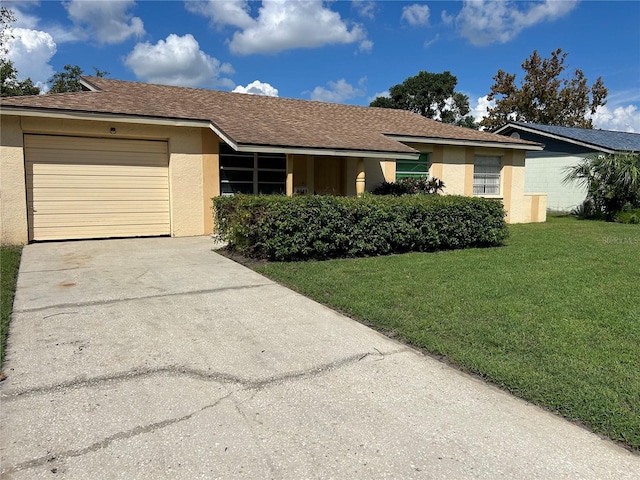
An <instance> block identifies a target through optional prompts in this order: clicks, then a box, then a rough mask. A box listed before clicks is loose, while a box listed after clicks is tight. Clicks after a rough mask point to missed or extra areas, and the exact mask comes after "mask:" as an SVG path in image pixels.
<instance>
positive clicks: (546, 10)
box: [443, 0, 578, 45]
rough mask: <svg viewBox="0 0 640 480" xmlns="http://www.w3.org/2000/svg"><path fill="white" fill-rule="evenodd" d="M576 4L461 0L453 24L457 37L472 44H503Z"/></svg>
mask: <svg viewBox="0 0 640 480" xmlns="http://www.w3.org/2000/svg"><path fill="white" fill-rule="evenodd" d="M577 3H578V1H577V0H563V1H557V0H545V1H544V2H542V3H535V4H532V3H529V2H526V3H525V2H516V1H513V0H465V2H464V5H463V7H462V10H461V11H460V13H459V14H458V16H457V18H456V25H457V27H458V30H459V31H460V34H461V35H462V36H463V37H465V38H466V39H468V40H469V41H470V42H471V43H472V44H474V45H488V44H490V43H496V42H497V43H506V42H508V41H509V40H512V39H513V38H514V37H516V36H517V35H518V34H519V33H520V32H521V31H522V30H523V29H525V28H528V27H531V26H533V25H535V24H537V23H541V22H546V21H553V20H556V19H558V18H560V17H562V16H564V15H566V14H567V13H569V12H570V11H571V10H573V9H574V8H575V7H576V5H577ZM443 19H444V17H443Z"/></svg>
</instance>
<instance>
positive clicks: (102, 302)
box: [13, 283, 277, 314]
mask: <svg viewBox="0 0 640 480" xmlns="http://www.w3.org/2000/svg"><path fill="white" fill-rule="evenodd" d="M273 285H277V284H275V283H260V284H257V285H238V286H235V287H220V288H209V289H202V290H189V291H187V292H172V293H162V294H157V295H146V296H140V297H125V298H113V299H109V300H90V301H87V302H75V303H58V304H54V305H45V306H42V307H32V308H21V309H14V310H13V313H14V314H16V313H31V312H41V311H43V310H49V309H52V308H69V307H90V306H93V305H112V304H115V303H121V302H131V301H135V300H147V299H151V298H162V297H175V296H189V295H203V294H206V293H217V292H224V291H228V290H245V289H250V288H262V287H270V286H273Z"/></svg>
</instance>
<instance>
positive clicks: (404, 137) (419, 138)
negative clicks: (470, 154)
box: [385, 134, 544, 151]
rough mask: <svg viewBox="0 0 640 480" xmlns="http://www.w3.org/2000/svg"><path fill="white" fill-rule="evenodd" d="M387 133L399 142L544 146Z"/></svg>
mask: <svg viewBox="0 0 640 480" xmlns="http://www.w3.org/2000/svg"><path fill="white" fill-rule="evenodd" d="M385 135H386V136H387V137H389V138H393V139H394V140H397V141H399V142H412V143H432V144H435V145H455V146H460V147H488V148H511V149H514V150H528V151H541V150H543V148H544V147H543V145H541V144H539V143H531V144H526V143H514V142H499V141H485V140H464V139H455V138H439V137H423V136H412V135H394V134H385ZM505 138H507V137H505Z"/></svg>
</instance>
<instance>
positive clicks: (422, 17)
mask: <svg viewBox="0 0 640 480" xmlns="http://www.w3.org/2000/svg"><path fill="white" fill-rule="evenodd" d="M400 18H401V19H402V20H404V21H406V22H407V23H408V24H409V25H414V26H415V25H426V24H427V23H429V7H428V6H427V5H418V4H417V3H415V4H413V5H408V6H406V7H402V16H401V17H400Z"/></svg>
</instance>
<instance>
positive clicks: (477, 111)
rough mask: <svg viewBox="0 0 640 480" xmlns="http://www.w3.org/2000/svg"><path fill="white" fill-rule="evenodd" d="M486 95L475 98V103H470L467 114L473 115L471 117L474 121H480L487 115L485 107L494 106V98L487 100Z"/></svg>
mask: <svg viewBox="0 0 640 480" xmlns="http://www.w3.org/2000/svg"><path fill="white" fill-rule="evenodd" d="M487 96H488V95H485V96H484V97H479V98H478V99H477V100H476V102H475V105H470V107H471V111H470V112H469V114H470V115H473V118H474V120H475V121H476V122H480V121H481V120H482V119H483V118H484V117H486V116H487V109H489V108H493V107H495V106H496V102H495V101H494V100H491V101H489V100H487Z"/></svg>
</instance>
